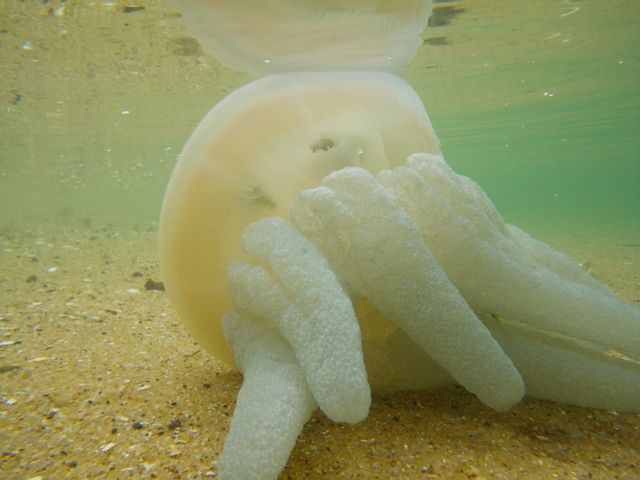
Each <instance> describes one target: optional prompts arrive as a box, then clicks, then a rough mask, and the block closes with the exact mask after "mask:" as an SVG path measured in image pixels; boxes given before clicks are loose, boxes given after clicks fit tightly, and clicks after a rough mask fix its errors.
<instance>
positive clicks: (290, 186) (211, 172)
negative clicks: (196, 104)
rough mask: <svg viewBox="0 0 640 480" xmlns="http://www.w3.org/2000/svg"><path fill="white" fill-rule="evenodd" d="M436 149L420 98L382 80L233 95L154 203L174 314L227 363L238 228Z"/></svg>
mask: <svg viewBox="0 0 640 480" xmlns="http://www.w3.org/2000/svg"><path fill="white" fill-rule="evenodd" d="M439 151H440V149H439V143H438V139H437V137H436V135H435V132H434V130H433V128H432V126H431V122H430V120H429V117H428V115H427V113H426V111H425V109H424V107H423V105H422V102H421V100H420V98H419V97H418V95H417V94H416V93H415V91H414V90H413V89H412V88H411V87H410V86H409V85H408V84H406V83H405V82H404V81H403V80H401V79H400V78H398V77H397V76H395V75H393V74H390V73H386V72H371V71H343V72H313V73H311V72H298V73H286V74H272V75H269V76H267V77H264V78H262V79H259V80H256V81H254V82H252V83H250V84H248V85H246V86H244V87H242V88H240V89H238V90H236V91H234V92H233V93H231V94H230V95H229V96H227V97H226V98H224V99H223V100H222V101H221V102H220V103H219V104H218V105H216V106H215V107H214V108H213V109H212V110H211V111H210V112H209V113H208V114H207V116H206V117H205V118H204V119H203V120H202V122H201V123H200V124H199V125H198V127H197V128H196V130H195V131H194V132H193V134H192V135H191V137H190V139H189V140H188V142H187V144H186V146H185V147H184V150H183V152H182V154H181V155H180V159H179V161H178V163H177V165H176V167H175V170H174V172H173V175H172V177H171V180H170V183H169V186H168V188H167V192H166V194H165V199H164V203H163V207H162V213H161V221H160V260H161V265H162V270H163V274H164V279H165V282H166V285H167V291H168V293H169V296H170V298H171V300H172V303H173V304H174V306H175V308H176V309H177V311H178V314H179V316H180V317H181V319H183V320H184V322H185V323H186V325H187V327H188V328H189V329H190V331H191V332H192V333H193V334H194V336H195V338H196V339H197V340H198V341H199V342H200V343H201V344H202V345H204V346H205V347H206V348H207V350H208V351H209V352H210V353H212V354H213V355H214V356H215V357H216V358H218V359H220V360H222V361H224V362H226V363H228V364H233V360H232V356H231V352H230V351H229V349H228V346H227V344H226V342H225V339H224V336H223V333H222V327H221V323H220V322H221V319H222V317H223V314H224V312H225V311H227V310H228V309H229V301H228V295H227V281H226V278H227V267H228V265H229V262H230V261H231V260H233V259H236V258H244V257H245V255H244V254H243V253H242V250H241V249H240V245H239V239H240V237H241V235H242V232H243V231H244V229H245V228H246V227H247V226H248V225H249V224H251V223H253V222H255V221H257V220H259V219H260V218H263V217H266V216H274V215H278V216H283V217H287V216H288V209H289V205H290V204H291V203H292V201H293V200H294V198H295V197H296V196H297V195H298V194H299V193H300V192H301V191H303V190H305V189H309V188H313V187H316V186H318V185H319V184H320V183H321V181H322V179H323V178H324V177H325V176H326V175H328V174H329V173H331V172H332V171H335V170H339V169H341V168H344V167H348V166H357V167H361V168H364V169H366V170H368V171H370V172H371V173H373V174H377V173H378V172H380V171H381V170H383V169H386V168H390V167H394V166H398V165H401V164H403V163H404V161H405V159H406V158H407V157H408V156H409V155H410V154H412V153H414V152H430V153H439Z"/></svg>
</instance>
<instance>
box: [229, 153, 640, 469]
mask: <svg viewBox="0 0 640 480" xmlns="http://www.w3.org/2000/svg"><path fill="white" fill-rule="evenodd" d="M290 220H291V224H289V223H287V221H285V220H284V219H283V218H280V217H271V218H266V219H263V220H260V221H258V222H256V223H254V224H252V225H250V226H249V227H248V228H247V229H246V231H245V233H244V235H243V237H242V247H243V249H244V250H245V252H246V253H248V254H250V255H252V256H253V257H254V259H255V262H256V263H255V264H250V263H247V262H242V261H236V262H233V263H232V264H231V266H230V269H229V283H230V296H231V300H232V304H233V308H234V311H232V312H230V313H229V314H228V315H227V316H226V318H225V333H226V335H227V338H228V340H229V342H230V344H231V346H232V350H233V352H234V355H235V356H236V361H237V364H238V365H239V367H240V368H241V369H243V371H244V373H245V380H244V384H243V387H242V390H241V394H240V398H239V400H238V405H237V407H236V412H235V414H234V419H233V422H232V425H231V431H230V434H229V439H228V440H227V443H226V445H225V450H224V454H223V457H222V460H221V463H220V469H221V472H222V473H223V474H225V472H229V473H227V474H226V475H227V476H228V478H238V477H236V472H238V470H237V469H234V467H232V466H233V465H240V464H242V465H248V464H251V465H254V466H255V465H260V464H261V463H260V462H261V460H262V461H264V462H266V463H267V464H270V462H273V461H274V458H278V459H285V460H282V464H281V467H283V466H284V462H286V458H287V456H288V454H289V452H290V450H291V448H292V447H293V443H292V442H291V441H290V439H291V438H295V436H296V435H297V434H298V433H299V432H300V431H301V429H302V426H303V425H304V423H305V422H306V420H307V419H308V416H309V412H310V411H311V410H313V409H314V408H315V405H316V404H315V402H317V404H318V405H319V406H320V408H321V409H322V410H323V411H324V412H325V413H326V414H327V415H328V416H329V417H330V418H331V419H333V420H335V421H345V422H356V421H359V420H362V419H364V418H365V417H366V415H367V412H368V408H369V403H370V392H369V385H368V383H367V372H366V369H365V362H364V359H363V352H362V348H361V341H360V329H359V326H358V321H357V320H356V314H355V312H354V307H353V305H354V304H355V303H356V302H357V301H358V300H359V299H362V298H365V299H366V300H367V301H368V302H370V303H371V305H373V307H374V308H375V309H377V311H379V312H380V313H381V314H382V315H384V316H385V317H386V318H387V319H389V320H390V321H391V322H393V323H394V324H396V325H397V326H398V327H399V328H400V329H401V330H402V331H404V332H405V333H406V334H407V335H408V337H410V338H411V339H412V341H413V342H415V344H417V345H418V346H419V347H420V348H421V349H422V351H423V352H424V353H425V354H426V355H428V356H429V357H430V358H431V359H433V360H435V361H436V362H437V364H438V365H440V366H441V367H442V368H443V369H445V370H446V371H447V372H448V373H449V374H450V375H451V377H452V378H453V379H454V380H455V381H456V382H458V383H459V384H461V385H463V386H464V387H466V388H467V389H468V390H469V391H471V392H472V393H474V394H476V395H477V396H478V398H479V399H480V400H481V401H483V402H484V403H485V404H487V405H488V406H490V407H492V408H494V409H496V410H505V409H508V408H509V407H510V406H512V405H513V404H515V403H517V402H518V401H520V399H521V398H522V396H523V395H524V394H525V384H526V390H527V391H528V393H533V394H535V395H537V396H541V397H543V398H551V399H555V400H560V401H571V402H573V403H578V404H587V405H591V406H600V407H603V408H614V409H625V410H629V409H630V410H633V409H637V408H638V406H639V402H640V373H639V372H638V369H637V368H630V367H632V363H631V362H626V363H625V362H624V361H619V360H617V359H616V358H614V357H612V356H610V355H609V356H607V353H606V350H607V349H606V348H605V346H606V345H616V346H617V348H620V349H621V350H622V351H623V352H624V354H626V355H629V356H634V357H635V358H637V357H639V356H640V345H638V341H637V340H638V339H639V338H640V315H639V312H638V310H637V309H635V308H634V307H631V306H630V305H626V304H624V303H623V302H620V301H619V300H617V299H616V298H615V297H614V296H613V295H612V294H611V293H609V292H608V290H606V288H605V287H603V286H602V285H601V284H599V283H598V282H596V281H595V280H593V278H592V277H591V276H590V275H588V274H587V273H586V272H584V271H582V270H581V269H580V268H579V267H578V266H577V265H575V264H574V263H573V262H571V261H570V260H569V259H568V258H567V257H565V256H564V255H562V254H560V253H558V252H555V251H553V250H552V249H550V248H549V247H548V246H546V245H544V244H543V243H541V242H538V241H536V240H534V239H532V238H531V237H529V236H528V235H527V234H526V233H524V232H522V231H521V230H518V229H516V228H515V227H512V226H509V225H506V224H505V223H504V222H503V221H502V219H501V218H500V216H499V214H498V213H497V212H496V210H495V208H494V206H493V205H492V204H491V202H490V201H489V200H488V198H487V197H486V196H485V195H484V193H483V192H482V191H481V190H480V189H479V188H478V186H477V185H476V184H475V183H473V182H472V181H471V180H469V179H468V178H466V177H461V176H458V175H456V174H455V173H454V172H453V171H452V170H451V169H450V168H449V167H448V165H447V164H446V163H445V162H444V160H443V158H442V157H441V156H438V155H431V154H416V155H413V156H411V157H410V158H409V159H408V161H407V163H406V165H405V166H402V167H397V168H394V169H390V170H384V171H382V172H381V173H380V174H379V175H378V176H377V177H376V176H374V175H372V174H371V173H369V172H367V171H366V170H363V169H361V168H356V167H348V168H344V169H342V170H339V171H336V172H333V173H331V174H330V175H328V176H327V177H326V178H325V179H324V180H323V182H322V185H321V186H320V187H317V188H313V189H309V190H305V191H303V192H301V193H300V195H299V196H298V197H297V198H296V200H295V201H294V202H293V204H292V205H291V208H290ZM479 279H482V280H483V281H482V282H479ZM534 305H535V308H534ZM579 305H586V308H587V309H589V308H590V309H595V310H594V311H597V312H602V313H601V314H593V312H591V313H589V312H587V311H585V310H583V308H585V307H578V306H579ZM605 312H606V313H605ZM605 314H606V316H607V319H608V321H609V322H613V323H612V324H614V325H616V328H615V329H614V330H615V331H610V332H608V333H606V334H604V336H603V335H600V336H599V337H598V336H597V335H594V334H592V333H591V332H592V331H593V328H590V326H594V325H597V323H598V322H599V321H601V319H600V318H599V317H600V315H605ZM483 322H484V323H483ZM256 325H260V327H256ZM554 325H555V326H556V327H553V326H554ZM594 333H595V332H594ZM258 336H260V337H263V336H264V337H266V336H269V338H270V340H269V341H270V342H271V345H272V347H271V348H273V351H274V352H278V355H281V356H282V358H283V360H282V365H277V363H278V362H277V361H270V362H269V367H268V368H269V374H268V377H269V378H270V379H272V380H269V382H270V388H269V389H268V390H270V389H271V388H272V386H273V385H278V388H281V389H283V390H282V393H283V395H282V396H279V397H278V395H276V394H275V393H272V394H271V395H275V397H277V400H276V399H267V398H260V399H258V398H253V399H252V400H253V404H251V405H252V406H251V407H245V406H244V402H241V401H240V399H243V398H245V397H247V396H248V395H249V394H248V393H247V392H249V391H251V392H254V394H253V395H266V394H265V393H260V394H256V393H255V392H256V390H259V389H260V387H259V385H263V384H264V382H265V381H266V380H265V378H262V377H261V376H260V375H259V374H256V370H257V369H258V368H264V365H265V362H264V361H263V360H260V358H262V357H264V355H265V353H264V352H263V349H260V348H250V347H248V343H249V342H255V341H258V340H256V337H258ZM622 336H626V338H627V339H631V340H630V341H625V340H623V339H622V338H621V337H622ZM390 348H391V349H393V347H390ZM505 351H506V353H505ZM250 352H253V353H250ZM403 354H404V352H403V351H402V350H398V351H393V352H392V355H393V356H394V357H402V356H403ZM621 354H622V352H621ZM247 358H249V359H250V362H249V364H250V365H252V367H251V369H250V371H247V368H248V367H247V365H248V362H247ZM627 358H630V357H627ZM514 364H515V365H514ZM253 365H260V366H261V367H257V366H253ZM296 366H297V369H296ZM416 369H417V370H420V365H416ZM280 370H282V371H283V372H285V373H283V375H282V379H281V380H275V377H278V375H277V373H276V372H278V371H280ZM293 371H295V374H294V373H292V372H293ZM521 375H522V376H521ZM587 376H595V378H586V377H587ZM523 377H524V381H523ZM541 377H544V382H542V381H541ZM294 379H295V380H294ZM594 379H595V380H596V381H595V382H594ZM549 383H552V384H553V387H551V388H549V386H548V384H549ZM594 383H595V385H594ZM283 384H286V385H284V386H283ZM587 386H588V387H587ZM587 390H589V391H587ZM314 400H315V402H314ZM263 402H267V403H263ZM272 402H275V405H277V406H278V408H273V409H271V408H266V409H261V410H260V412H259V415H260V418H261V421H260V422H257V421H251V418H253V417H254V416H255V415H256V413H255V408H256V407H255V405H260V404H262V405H265V406H266V405H271V406H273V405H274V403H272ZM287 402H290V403H289V405H288V407H286V406H284V404H285V403H287ZM245 408H246V409H247V410H245ZM283 410H284V411H287V414H286V415H284V417H286V419H285V420H283V412H282V411H283ZM294 411H295V412H297V414H296V415H293V414H292V412H294ZM271 415H273V417H271V418H269V417H270V416H271ZM275 423H277V424H278V430H277V431H278V435H279V436H280V437H281V438H282V440H279V441H274V440H273V439H272V440H270V441H269V449H270V450H269V455H268V456H264V454H265V452H264V451H262V452H259V453H258V450H259V449H258V450H256V451H255V454H256V455H257V456H260V458H252V459H251V460H250V461H249V460H247V455H248V449H247V448H246V443H247V442H249V441H252V440H251V439H255V438H262V437H263V435H264V436H265V438H266V437H269V438H271V436H272V435H273V431H272V428H273V424H275ZM262 429H265V431H264V432H263V431H262ZM238 438H242V439H243V441H242V442H239V441H238V440H237V439H238ZM253 441H255V440H253ZM276 445H279V446H280V448H281V451H278V452H277V455H276V454H275V453H274V449H275V448H276ZM250 455H252V454H250ZM262 456H264V458H262ZM252 468H253V467H252ZM259 468H260V470H261V471H262V470H264V469H265V468H266V465H265V466H264V467H259ZM242 478H245V477H242ZM247 478H248V477H247ZM251 478H268V477H251Z"/></svg>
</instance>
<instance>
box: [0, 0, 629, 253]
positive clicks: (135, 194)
mask: <svg viewBox="0 0 640 480" xmlns="http://www.w3.org/2000/svg"><path fill="white" fill-rule="evenodd" d="M125 5H129V6H133V5H134V4H133V3H125V2H120V1H115V2H107V1H95V2H89V1H84V0H82V1H81V0H77V1H74V0H68V1H67V2H65V3H62V2H60V1H59V0H52V1H51V2H46V3H42V2H39V1H38V2H36V1H31V0H26V1H24V2H21V1H17V0H3V1H2V2H1V3H0V68H1V70H0V106H1V107H2V108H1V109H0V200H1V201H0V226H2V227H3V228H5V229H12V228H15V227H16V225H18V224H21V225H22V226H26V227H27V228H28V227H29V226H37V225H40V224H41V223H42V222H46V223H54V224H62V225H65V224H69V225H72V224H75V225H77V224H80V223H81V222H85V223H87V222H93V223H94V224H99V223H100V222H112V223H115V224H116V225H121V226H122V227H123V228H129V227H130V226H135V225H144V226H145V227H146V226H151V228H153V222H155V220H156V219H157V216H158V212H159V208H160V202H161V199H162V195H163V191H164V187H165V185H166V183H167V181H168V178H169V176H170V173H171V169H172V167H173V164H174V162H175V158H176V155H177V154H178V152H179V151H180V148H181V146H182V144H183V143H184V142H185V140H186V139H187V137H188V135H189V133H190V132H191V130H192V129H193V128H194V127H195V126H196V124H197V123H198V121H199V120H200V118H201V117H202V116H203V115H204V114H205V113H206V112H207V111H208V110H209V109H210V108H211V107H212V106H213V105H214V104H215V103H216V102H217V101H218V100H219V99H220V98H221V97H222V96H223V95H225V94H226V93H228V92H229V91H231V90H232V89H233V88H235V87H237V86H240V85H242V84H244V83H246V82H247V81H248V80H249V78H248V77H247V76H245V75H243V74H238V73H234V72H231V71H229V70H227V69H225V68H224V67H222V66H220V65H219V64H218V63H217V62H216V61H215V60H214V59H213V58H211V57H208V56H206V55H204V54H203V53H202V51H201V50H200V49H199V47H198V45H197V43H195V42H194V41H193V40H192V39H190V38H189V37H186V36H185V35H184V34H183V33H182V27H181V26H180V24H179V23H178V21H177V19H176V16H175V14H173V13H172V11H171V10H170V9H169V8H168V7H167V6H166V5H165V4H163V2H160V1H158V0H150V1H142V2H137V3H135V5H136V6H141V7H142V6H143V7H145V8H144V9H135V10H133V11H131V9H129V10H127V9H126V8H124V6H125ZM437 7H438V8H439V10H438V11H437V16H436V17H435V20H434V21H433V23H435V24H436V25H434V26H432V27H431V28H430V29H427V30H426V31H425V32H424V37H425V39H426V42H425V45H423V46H422V47H421V49H420V50H419V53H418V56H417V58H416V59H415V60H414V62H413V63H412V64H411V65H410V66H409V67H408V68H407V69H405V71H404V72H402V76H403V77H404V78H405V79H407V80H408V81H409V82H410V83H411V84H412V85H413V86H414V88H415V89H416V90H417V91H418V93H419V94H420V96H421V97H422V99H423V100H424V102H425V104H426V106H427V109H428V111H429V113H430V115H431V118H432V121H433V123H434V125H435V127H436V130H437V132H438V134H439V136H440V138H441V141H442V147H443V150H444V152H445V156H446V158H447V159H448V161H449V163H450V164H451V165H452V166H453V167H454V168H455V169H456V170H457V171H459V172H461V173H465V174H467V175H469V176H471V177H472V178H474V179H475V180H476V181H478V182H479V183H480V184H481V186H482V187H483V188H484V189H485V190H486V191H487V192H488V193H489V194H490V196H491V198H492V199H493V200H494V202H495V203H496V204H497V206H498V209H499V211H500V212H501V213H502V214H503V215H504V216H505V217H506V219H507V220H508V221H509V222H511V223H515V224H519V225H521V226H523V227H525V228H527V229H529V230H532V231H533V232H534V233H535V232H536V231H537V230H540V231H542V230H554V231H556V230H564V231H567V232H571V231H574V230H575V231H583V230H586V231H593V232H596V233H598V234H601V233H605V232H611V231H615V232H619V233H620V234H621V235H622V237H624V238H625V239H627V240H625V241H629V242H631V241H633V240H634V239H635V240H637V239H638V236H639V235H640V28H638V25H640V3H639V2H637V1H635V0H626V1H625V0H617V1H609V2H604V1H590V2H587V1H584V2H570V1H556V0H536V1H529V0H518V1H506V0H500V1H491V2H489V1H484V0H461V1H459V2H441V3H438V4H437ZM622 237H621V238H622Z"/></svg>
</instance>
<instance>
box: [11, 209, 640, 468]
mask: <svg viewBox="0 0 640 480" xmlns="http://www.w3.org/2000/svg"><path fill="white" fill-rule="evenodd" d="M17 232H18V230H8V229H5V230H4V231H2V232H0V265H1V268H0V329H1V330H0V333H1V337H0V345H1V346H0V385H1V386H0V450H1V464H0V478H6V479H25V480H26V479H31V480H35V479H42V480H44V479H62V478H65V479H66V478H69V479H76V478H77V479H90V478H107V479H128V478H159V479H165V478H166V479H187V478H215V477H216V476H217V470H216V461H217V458H218V455H219V454H220V452H221V450H222V445H223V441H224V437H225V435H226V433H227V429H228V426H229V420H230V418H231V415H232V413H233V408H234V401H235V398H236V394H237V391H238V389H239V387H240V384H241V381H242V378H241V376H240V374H238V373H237V372H234V371H231V370H230V369H229V368H227V367H226V366H225V365H223V364H221V363H219V362H217V361H216V360H215V359H213V358H211V357H210V356H208V355H207V354H206V353H205V352H204V351H203V350H202V349H201V348H200V347H199V346H198V345H197V344H195V343H194V342H193V340H192V339H191V338H190V336H189V334H188V333H187V332H186V331H185V329H184V328H183V327H182V325H181V323H180V321H179V319H178V318H177V317H176V314H175V313H174V311H173V309H172V308H171V305H170V304H169V302H168V299H167V296H166V294H165V293H164V292H162V291H158V290H147V289H146V288H145V283H146V282H147V280H149V279H152V280H154V281H157V280H161V277H160V272H159V268H158V262H157V254H156V251H157V240H156V233H155V228H154V227H153V226H151V227H148V228H147V227H144V228H139V229H138V230H134V231H130V232H127V233H124V232H122V231H121V230H118V229H116V228H114V227H112V226H109V225H106V226H96V225H93V224H91V222H88V221H85V224H84V225H82V226H80V227H78V228H67V229H61V228H60V229H57V230H56V229H51V230H47V231H44V230H43V231H21V232H22V233H17ZM552 243H553V242H552ZM554 244H555V245H557V246H559V247H560V248H561V249H562V250H564V251H566V252H568V253H570V254H571V255H572V256H573V257H574V258H575V259H576V260H578V261H580V262H583V263H584V264H585V268H588V269H589V270H590V271H592V272H593V274H594V275H596V276H597V277H598V278H600V279H601V280H603V281H604V282H605V283H607V284H609V285H610V286H611V287H612V288H613V289H614V291H616V293H618V294H619V295H620V296H622V297H623V298H625V299H626V300H627V301H630V302H634V303H636V304H640V269H638V266H639V265H640V245H637V244H633V243H622V242H620V241H616V240H614V239H610V240H606V239H604V240H600V241H598V242H597V243H595V242H594V241H590V240H589V239H588V238H581V237H578V236H573V237H566V238H564V239H561V240H558V241H557V242H555V243H554ZM281 478H283V479H301V478H305V479H333V478H350V479H428V478H451V479H467V478H472V479H516V478H531V479H549V478H563V479H565V478H566V479H582V478H619V479H638V478H640V414H622V413H617V412H607V411H601V410H593V409H587V408H579V407H573V406H569V405H561V404H557V403H553V402H547V401H541V400H535V399H526V400H525V401H523V402H522V403H521V404H519V405H518V406H516V407H515V408H513V409H511V410H510V411H509V412H506V413H496V412H494V411H492V410H490V409H489V408H487V407H485V406H484V405H482V404H481V403H480V402H479V401H478V400H477V399H476V398H475V397H474V396H472V395H470V394H468V393H467V392H466V391H465V390H464V389H462V388H459V387H452V388H448V389H443V390H438V391H432V392H417V393H398V394H394V395H389V396H374V399H373V404H372V408H371V412H370V414H369V417H368V418H367V420H366V421H364V422H362V423H360V424H358V425H337V424H334V423H333V422H331V421H329V420H328V419H327V418H326V417H325V416H324V415H323V414H321V413H320V412H316V414H315V415H314V416H313V418H312V420H311V421H310V422H309V423H308V424H307V425H306V427H305V428H304V431H303V433H302V435H301V437H300V438H299V441H298V443H297V445H296V448H295V449H294V451H293V453H292V455H291V458H290V461H289V463H288V465H287V467H286V469H285V471H284V472H283V474H282V477H281Z"/></svg>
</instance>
